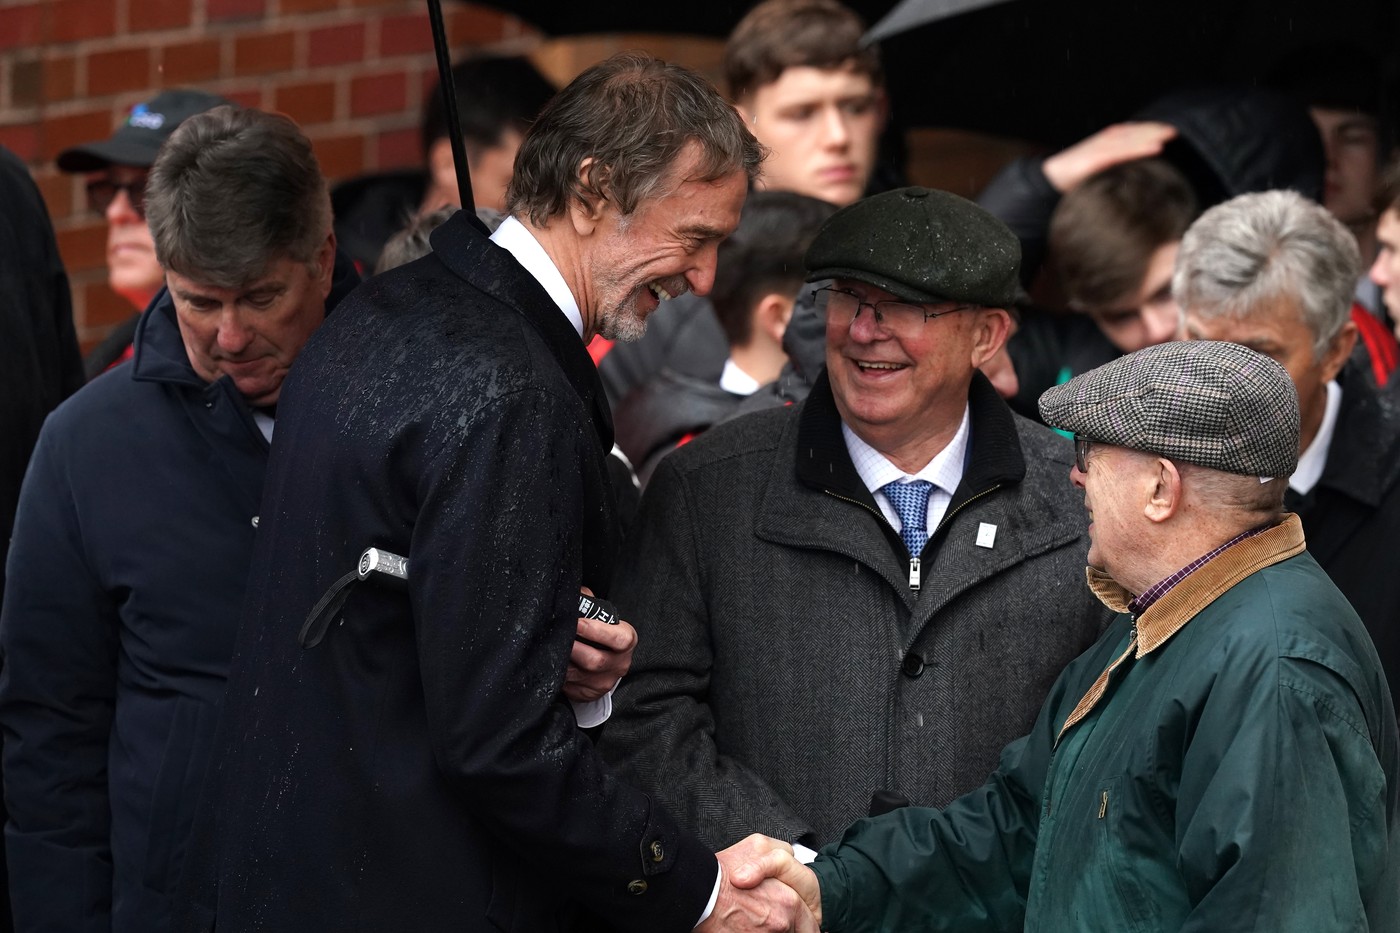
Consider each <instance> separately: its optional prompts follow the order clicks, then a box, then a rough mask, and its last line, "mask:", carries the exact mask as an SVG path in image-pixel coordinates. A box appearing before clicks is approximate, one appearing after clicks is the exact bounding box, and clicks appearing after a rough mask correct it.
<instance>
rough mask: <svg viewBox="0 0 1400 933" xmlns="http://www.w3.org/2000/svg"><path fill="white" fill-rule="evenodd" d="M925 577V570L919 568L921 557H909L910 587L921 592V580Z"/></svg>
mask: <svg viewBox="0 0 1400 933" xmlns="http://www.w3.org/2000/svg"><path fill="white" fill-rule="evenodd" d="M922 579H923V572H922V571H921V570H920V569H919V559H918V558H917V557H911V558H909V589H911V590H913V591H914V592H915V593H917V592H919V582H920V580H922Z"/></svg>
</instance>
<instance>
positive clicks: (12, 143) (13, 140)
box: [0, 123, 40, 162]
mask: <svg viewBox="0 0 1400 933" xmlns="http://www.w3.org/2000/svg"><path fill="white" fill-rule="evenodd" d="M0 146H4V147H5V148H6V149H8V150H10V151H11V152H13V153H14V154H15V155H17V156H19V157H20V159H22V160H23V161H25V162H37V161H39V153H40V147H39V127H38V126H37V125H36V124H34V123H19V124H14V125H12V126H0Z"/></svg>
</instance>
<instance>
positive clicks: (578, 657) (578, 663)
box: [564, 586, 637, 703]
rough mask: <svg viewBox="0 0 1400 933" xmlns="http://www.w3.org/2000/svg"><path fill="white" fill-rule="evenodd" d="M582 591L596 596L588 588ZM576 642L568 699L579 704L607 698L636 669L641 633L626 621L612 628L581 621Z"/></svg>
mask: <svg viewBox="0 0 1400 933" xmlns="http://www.w3.org/2000/svg"><path fill="white" fill-rule="evenodd" d="M582 590H583V592H584V594H585V595H587V596H592V595H593V591H592V590H590V589H589V588H588V587H586V586H585V587H582ZM575 639H576V640H575V641H574V650H573V651H572V652H570V653H569V669H568V670H567V671H566V672H565V673H564V696H566V697H568V698H569V699H570V700H573V701H574V702H575V703H590V702H592V701H593V700H597V699H600V698H602V697H604V696H606V695H607V693H608V691H609V690H611V689H612V688H613V686H614V685H616V684H617V682H618V681H619V680H621V679H622V677H623V675H624V674H626V673H627V671H628V669H629V668H630V667H631V666H632V652H633V651H634V650H635V649H636V647H637V630H636V629H634V628H633V627H632V626H631V625H628V624H627V623H626V622H619V623H617V624H616V625H609V624H608V623H606V622H599V621H598V620H597V619H584V618H580V619H579V620H578V632H577V633H576V635H575ZM585 642H591V644H586V643H585Z"/></svg>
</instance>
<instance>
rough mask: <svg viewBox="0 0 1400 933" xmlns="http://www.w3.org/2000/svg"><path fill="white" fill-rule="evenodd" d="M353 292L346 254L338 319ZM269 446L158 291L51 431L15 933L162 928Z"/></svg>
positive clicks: (12, 651)
mask: <svg viewBox="0 0 1400 933" xmlns="http://www.w3.org/2000/svg"><path fill="white" fill-rule="evenodd" d="M357 281H358V279H357V277H356V276H355V273H354V271H353V270H352V269H351V268H350V266H349V263H348V261H346V260H344V259H343V258H339V257H338V262H337V265H336V272H335V279H334V283H333V286H332V290H331V294H330V296H329V298H328V299H327V302H326V307H327V310H328V311H329V310H330V309H331V308H333V307H334V306H335V304H336V303H337V302H338V301H339V300H340V298H341V297H343V296H344V295H345V294H346V293H347V292H348V291H349V290H350V289H351V288H352V287H353V286H354V284H355V283H356V282H357ZM268 449H269V445H268V442H267V440H266V439H265V438H264V437H263V434H262V432H261V431H260V430H259V429H258V427H257V425H256V423H255V422H254V420H253V413H252V411H251V410H250V408H249V406H248V404H247V403H246V402H245V401H244V399H243V397H242V395H240V394H239V392H238V390H237V389H236V388H235V387H234V385H233V383H232V381H231V380H230V379H228V378H227V377H224V378H221V379H219V380H217V381H215V382H213V383H207V382H205V381H204V380H203V379H201V378H200V377H199V376H198V375H197V374H196V373H195V371H194V369H193V368H192V367H191V365H190V361H189V358H188V356H187V354H186V352H185V347H184V342H183V340H182V339H181V336H180V331H179V327H178V325H177V323H176V319H175V308H174V304H173V302H172V300H171V298H170V296H169V293H168V292H164V291H162V292H161V294H160V295H158V296H157V297H156V299H155V301H154V302H153V304H152V307H151V309H150V310H149V311H147V313H146V314H145V316H144V317H143V318H142V321H141V324H140V326H139V327H138V329H137V333H136V351H135V356H134V359H133V360H132V362H131V363H130V364H123V365H122V366H120V367H118V368H116V369H113V370H111V371H109V372H108V373H106V374H104V375H103V376H101V377H99V378H98V379H96V380H94V381H93V382H92V383H90V384H88V385H87V386H85V387H84V388H83V389H82V390H80V391H79V392H78V393H76V394H75V395H74V396H73V397H72V398H70V399H69V400H68V401H67V402H65V403H64V404H63V405H62V406H60V407H59V408H58V409H57V410H56V411H55V412H54V414H53V415H52V416H51V417H50V418H49V420H48V421H47V422H46V423H45V425H44V429H43V431H42V432H41V434H40V436H39V443H38V447H37V448H36V450H35V454H34V459H33V462H32V464H31V466H30V470H29V473H28V475H27V477H26V479H25V483H24V487H23V490H22V492H21V495H20V504H19V513H18V515H17V517H16V522H15V533H14V541H13V544H12V547H11V552H10V559H9V566H8V571H7V572H8V577H9V581H10V587H9V589H8V590H7V592H6V598H5V605H4V612H3V616H0V648H3V650H4V654H5V659H6V663H5V667H4V670H3V672H2V673H0V726H3V728H4V732H5V736H6V741H5V746H4V762H5V777H6V783H5V796H6V800H7V802H8V804H9V807H10V818H9V822H8V823H7V824H6V826H5V841H6V845H7V847H8V851H9V855H10V888H11V890H12V891H13V892H14V913H15V919H16V922H17V924H18V926H19V928H20V929H26V930H39V929H43V930H46V931H73V933H77V931H88V930H95V929H101V930H111V931H113V933H123V931H131V933H137V931H139V933H160V931H163V930H166V929H168V924H169V920H168V910H169V908H168V894H169V892H170V890H171V887H172V885H173V883H174V881H175V879H176V878H177V876H178V871H179V868H180V863H181V858H182V855H183V852H184V848H185V841H186V838H187V836H188V834H189V831H190V826H191V821H192V818H193V810H194V804H195V801H196V798H197V795H198V792H199V786H200V781H201V778H202V776H203V773H204V770H205V765H206V763H207V761H208V758H209V754H210V747H211V744H212V741H213V736H214V729H215V723H216V719H217V712H218V708H219V704H220V702H221V700H222V698H223V692H224V682H225V678H226V677H227V674H228V669H229V662H230V658H231V656H232V654H233V643H234V634H235V631H236V629H237V625H238V619H239V613H240V610H241V608H242V604H243V595H244V586H245V583H246V578H247V574H248V567H249V563H250V561H251V555H252V546H253V537H254V534H255V531H256V528H257V524H258V511H259V501H260V499H261V497H262V485H263V474H264V471H265V469H266V467H267V458H268Z"/></svg>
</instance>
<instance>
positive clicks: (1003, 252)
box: [806, 188, 1021, 308]
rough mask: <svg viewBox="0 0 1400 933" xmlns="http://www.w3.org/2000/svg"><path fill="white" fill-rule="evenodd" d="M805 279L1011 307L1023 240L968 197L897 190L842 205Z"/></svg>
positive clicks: (812, 253) (818, 242)
mask: <svg viewBox="0 0 1400 933" xmlns="http://www.w3.org/2000/svg"><path fill="white" fill-rule="evenodd" d="M806 265H807V281H809V282H814V281H816V280H818V279H838V278H839V279H855V280H856V281H859V282H869V283H870V284H871V285H875V286H878V287H879V288H883V289H884V290H885V291H887V292H889V293H890V294H892V295H895V296H897V297H899V298H902V299H904V300H905V301H917V302H934V301H956V302H964V303H967V304H974V305H981V306H982V307H987V308H1010V307H1012V306H1013V305H1014V304H1015V303H1016V296H1017V292H1018V287H1019V282H1020V269H1021V243H1020V241H1019V240H1017V239H1016V235H1015V234H1013V233H1012V232H1011V231H1010V230H1009V229H1007V226H1006V224H1004V223H1002V222H1001V221H1000V220H997V219H996V218H995V217H993V216H992V215H991V214H989V213H987V212H986V211H984V210H983V209H982V208H980V207H978V206H977V205H976V204H973V203H972V202H971V201H968V200H966V199H965V198H960V197H958V196H957V195H955V194H949V193H948V192H946V191H934V190H932V189H929V188H899V189H897V190H895V191H886V192H884V193H883V194H876V195H872V196H871V197H868V198H865V199H864V200H862V201H857V202H856V203H854V204H852V205H849V206H848V207H843V208H842V209H841V210H839V211H837V212H836V213H835V214H833V215H831V217H830V219H828V220H827V222H826V223H825V224H823V225H822V228H821V230H820V231H819V232H818V233H817V237H816V239H815V240H813V241H812V245H811V247H809V248H808V250H807V260H806Z"/></svg>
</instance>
